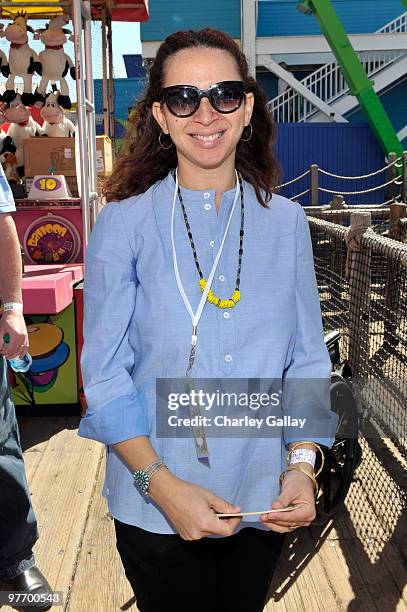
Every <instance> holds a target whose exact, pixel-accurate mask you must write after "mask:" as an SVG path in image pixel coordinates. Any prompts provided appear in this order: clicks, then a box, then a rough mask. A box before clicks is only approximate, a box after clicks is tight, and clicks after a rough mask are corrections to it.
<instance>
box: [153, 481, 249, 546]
mask: <svg viewBox="0 0 407 612" xmlns="http://www.w3.org/2000/svg"><path fill="white" fill-rule="evenodd" d="M149 494H150V497H151V498H152V499H153V501H154V502H156V503H157V504H158V506H160V508H161V509H162V510H163V512H164V513H165V514H166V516H167V517H168V519H169V520H170V522H171V523H172V525H173V526H174V528H175V529H176V530H177V532H178V533H179V535H180V536H181V538H183V539H184V540H200V539H201V538H203V537H205V536H208V535H210V534H218V535H222V536H230V535H232V534H233V532H234V531H235V529H236V527H237V525H238V524H239V523H240V521H241V520H242V519H241V517H237V518H230V519H221V518H218V517H217V516H216V512H218V513H221V512H223V513H226V512H240V507H239V506H235V505H233V504H230V503H229V502H227V501H225V500H223V499H222V498H221V497H218V496H217V495H215V494H214V493H212V491H209V490H208V489H205V488H204V487H201V486H199V485H197V484H194V483H191V482H187V481H185V480H182V479H181V478H177V477H176V476H174V474H172V473H171V472H169V471H168V470H167V469H161V470H159V472H157V474H155V475H154V478H152V479H151V483H150V488H149Z"/></svg>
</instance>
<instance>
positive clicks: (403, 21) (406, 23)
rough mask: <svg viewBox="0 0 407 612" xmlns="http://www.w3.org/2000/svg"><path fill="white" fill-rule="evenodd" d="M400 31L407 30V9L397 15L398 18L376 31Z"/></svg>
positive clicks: (384, 32) (390, 32) (391, 32)
mask: <svg viewBox="0 0 407 612" xmlns="http://www.w3.org/2000/svg"><path fill="white" fill-rule="evenodd" d="M400 32H407V11H406V12H405V13H402V14H401V15H399V16H398V17H396V19H393V20H392V21H389V23H386V25H384V26H382V27H381V28H380V30H377V32H376V33H377V34H380V33H381V34H397V33H400Z"/></svg>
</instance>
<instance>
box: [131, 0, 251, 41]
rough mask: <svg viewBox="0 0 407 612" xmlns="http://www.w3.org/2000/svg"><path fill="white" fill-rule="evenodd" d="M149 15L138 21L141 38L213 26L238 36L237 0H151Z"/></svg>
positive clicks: (238, 5)
mask: <svg viewBox="0 0 407 612" xmlns="http://www.w3.org/2000/svg"><path fill="white" fill-rule="evenodd" d="M149 11H150V19H149V20H148V21H145V22H143V23H141V24H140V36H141V40H142V41H150V40H163V39H164V38H166V36H168V35H169V34H172V33H173V32H177V31H178V30H191V29H192V30H199V29H201V28H207V27H210V28H216V29H218V30H223V31H224V32H227V33H228V34H230V36H233V37H234V38H240V0H221V1H220V0H206V2H196V1H194V0H192V1H191V0H173V1H172V2H171V1H170V0H151V2H149Z"/></svg>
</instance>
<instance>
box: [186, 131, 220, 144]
mask: <svg viewBox="0 0 407 612" xmlns="http://www.w3.org/2000/svg"><path fill="white" fill-rule="evenodd" d="M224 133H225V132H217V133H216V134H211V135H210V136H203V135H201V134H191V136H192V138H195V139H196V140H202V141H203V142H211V141H212V140H217V139H218V138H221V137H222V136H223V134H224Z"/></svg>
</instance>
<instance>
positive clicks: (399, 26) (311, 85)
mask: <svg viewBox="0 0 407 612" xmlns="http://www.w3.org/2000/svg"><path fill="white" fill-rule="evenodd" d="M400 32H407V12H405V13H403V14H402V15H400V16H399V17H397V18H396V19H393V20H392V21H390V22H389V23H387V24H386V25H384V26H383V27H382V28H380V30H378V31H377V33H400ZM404 53H405V52H404V51H360V52H359V53H358V56H359V59H360V61H361V63H362V65H363V67H364V69H365V70H366V73H367V75H368V76H369V77H370V76H373V75H374V74H376V73H377V72H378V71H379V70H383V69H384V68H386V67H387V66H389V65H390V64H392V63H393V62H394V61H396V60H397V59H398V58H400V57H401V56H402V55H404ZM301 83H302V85H304V86H305V87H306V88H307V89H308V90H309V91H311V92H312V93H313V94H315V95H316V96H318V97H319V98H320V99H321V100H323V101H324V102H326V103H327V104H331V103H332V102H334V101H335V100H337V99H338V98H340V97H341V96H343V95H344V94H345V93H347V92H348V91H349V90H348V86H347V83H346V81H345V78H344V76H343V74H342V71H341V69H340V66H339V64H338V63H337V62H336V61H335V62H331V63H330V64H325V65H324V66H321V68H318V70H315V71H314V72H312V73H311V74H310V75H308V76H307V77H306V78H305V79H303V80H302V81H301ZM268 108H269V110H270V112H272V113H273V115H274V119H275V120H276V121H279V122H290V121H297V122H298V121H300V122H302V121H306V120H307V119H308V118H309V117H310V116H311V115H313V114H314V113H315V112H316V111H317V110H318V109H316V107H315V106H314V105H313V104H312V103H311V102H310V101H309V100H306V99H305V98H304V97H303V96H302V95H301V94H299V93H298V92H297V91H296V90H295V89H293V88H292V87H289V88H288V89H287V90H286V91H284V92H283V93H282V94H280V95H279V96H277V97H275V98H273V99H272V100H270V102H269V103H268Z"/></svg>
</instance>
